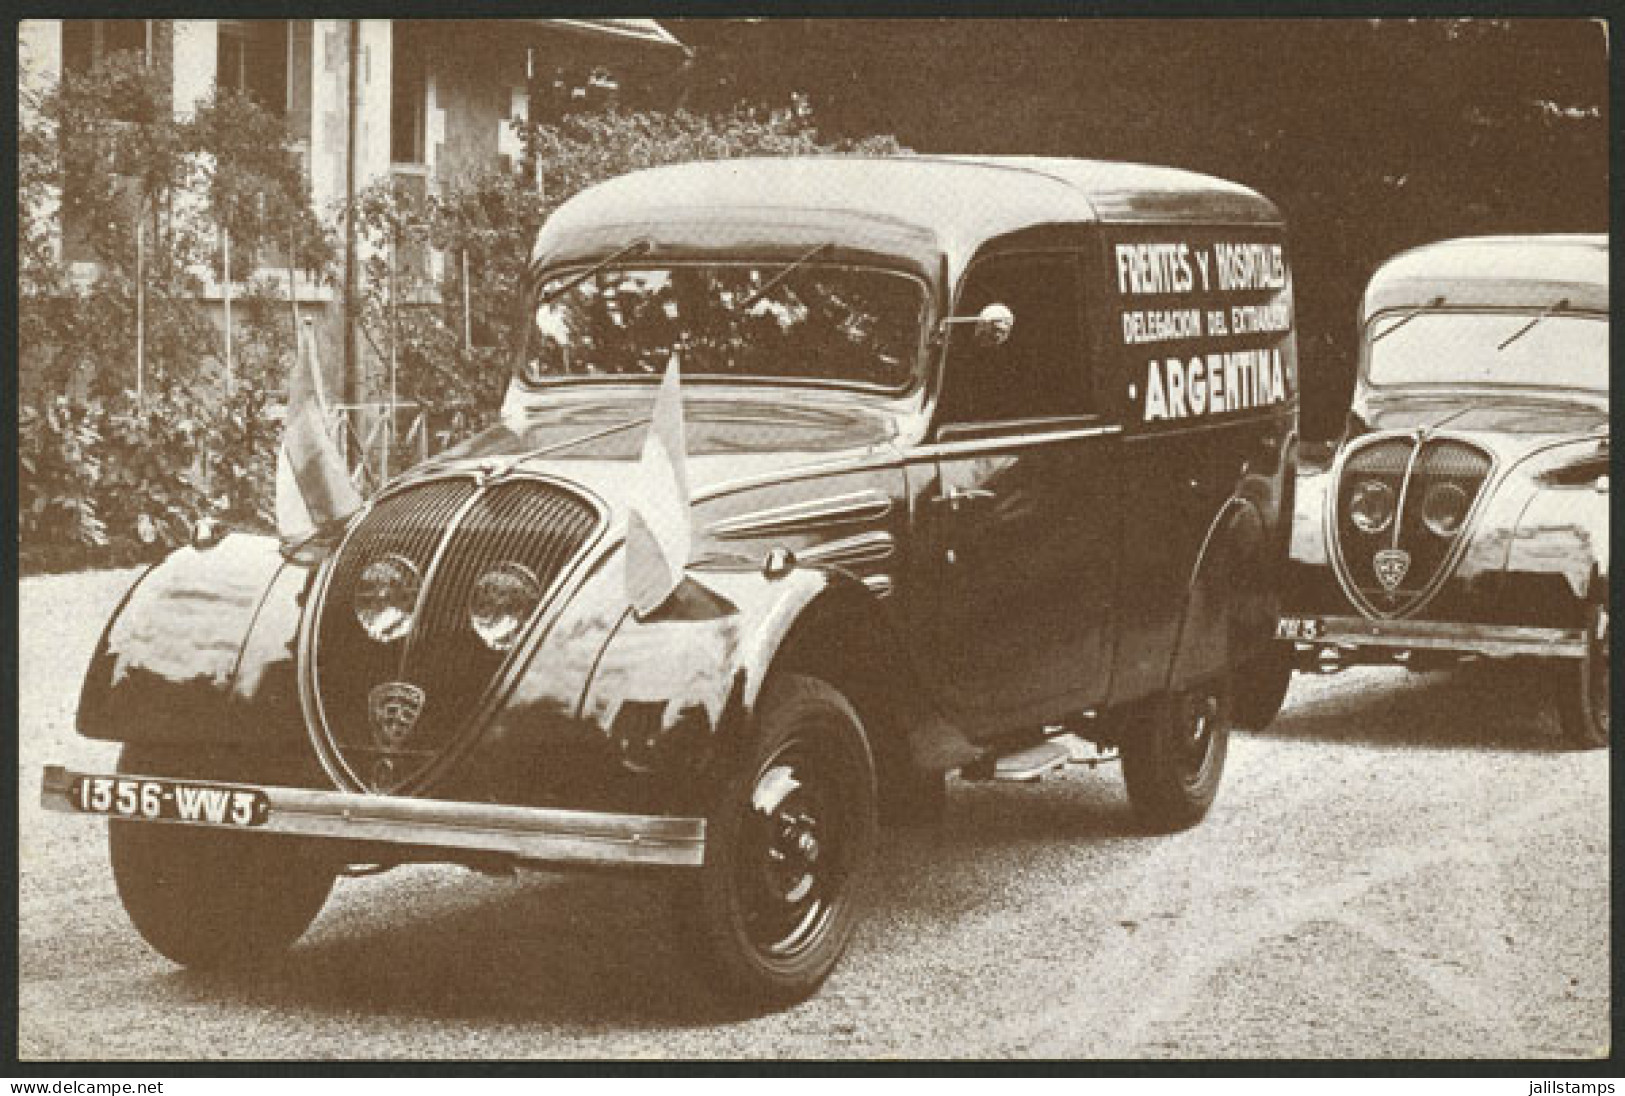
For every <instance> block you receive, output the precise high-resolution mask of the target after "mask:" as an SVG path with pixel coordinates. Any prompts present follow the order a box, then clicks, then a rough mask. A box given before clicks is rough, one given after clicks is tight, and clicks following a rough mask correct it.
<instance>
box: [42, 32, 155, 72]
mask: <svg viewBox="0 0 1625 1096" xmlns="http://www.w3.org/2000/svg"><path fill="white" fill-rule="evenodd" d="M152 45H153V42H152V21H151V20H150V19H64V20H63V21H62V69H63V71H65V72H89V71H90V70H91V69H93V68H95V67H96V66H97V65H98V64H100V63H101V62H102V61H104V60H106V59H107V58H108V57H111V56H112V55H113V54H115V53H136V54H139V55H140V57H141V59H142V60H144V61H149V62H150V61H151V60H152Z"/></svg>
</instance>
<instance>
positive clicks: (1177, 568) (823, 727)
mask: <svg viewBox="0 0 1625 1096" xmlns="http://www.w3.org/2000/svg"><path fill="white" fill-rule="evenodd" d="M532 275H533V276H532V278H531V280H530V284H529V285H528V286H527V287H526V289H525V294H526V297H525V300H524V302H523V308H524V309H525V311H524V315H525V316H526V317H527V325H526V326H527V327H528V329H529V334H528V338H527V340H526V342H525V344H524V345H523V346H520V347H516V348H515V373H514V378H513V382H512V386H511V388H510V390H509V393H508V396H507V399H506V402H505V404H504V406H503V408H502V413H501V420H500V423H499V424H498V425H496V426H495V427H493V428H492V429H490V430H489V431H487V432H485V433H484V434H481V435H480V436H478V437H476V438H474V439H473V440H471V441H470V442H468V443H466V444H464V445H463V446H461V447H460V448H458V449H456V450H454V451H452V452H449V453H447V454H444V455H442V456H440V457H439V458H437V459H434V460H431V461H429V462H427V463H425V464H423V465H421V466H420V467H417V468H415V469H412V470H411V471H409V472H407V473H406V474H404V475H402V476H400V477H399V478H397V479H396V480H395V481H394V482H392V483H390V484H389V485H388V486H387V487H386V488H385V489H384V490H382V491H381V492H379V493H378V494H377V496H376V497H374V498H372V499H371V500H369V501H368V502H367V503H366V504H365V505H364V506H363V507H361V508H360V509H359V511H358V512H356V513H354V514H352V515H348V516H345V517H343V518H342V520H336V521H333V522H331V523H330V524H328V525H327V526H325V527H323V529H322V530H320V531H319V532H318V533H317V534H316V535H314V536H312V537H309V538H306V539H304V540H302V541H300V542H298V543H295V544H289V543H282V542H279V540H278V539H277V538H273V537H263V536H249V535H231V536H227V537H225V538H224V539H223V540H220V541H219V542H218V543H211V544H207V545H199V546H195V547H189V548H186V549H183V550H181V551H179V552H177V553H176V554H174V555H173V556H171V557H170V558H169V559H168V560H166V561H165V562H163V563H161V564H160V565H158V566H157V567H155V568H153V569H152V570H151V571H150V572H148V573H147V574H146V575H145V576H144V577H143V578H142V579H141V580H140V581H139V582H138V583H137V584H136V586H135V587H134V589H133V590H132V591H131V592H130V594H129V595H128V597H127V598H126V600H125V602H124V604H123V605H121V606H120V608H119V609H118V612H117V615H116V616H115V618H114V619H113V621H112V622H111V624H110V625H109V626H108V628H107V632H106V635H105V637H104V639H103V640H102V642H101V645H100V648H99V650H98V652H97V653H96V655H95V659H94V662H93V664H92V666H91V668H90V671H89V676H88V680H87V682H86V684H85V688H84V694H83V699H82V704H81V709H80V713H79V729H80V731H81V733H83V734H85V735H88V736H90V737H92V738H98V739H109V740H114V741H118V742H122V743H124V748H123V754H122V759H121V764H120V766H119V772H118V773H116V774H85V773H74V772H68V771H64V770H63V769H60V768H52V769H50V770H48V771H47V772H46V775H45V781H44V791H45V799H46V802H47V804H48V805H50V806H53V807H57V808H60V809H64V810H75V811H80V812H90V813H100V814H104V815H111V816H112V817H113V821H112V823H111V832H110V838H111V853H112V865H113V871H114V875H115V879H116V881H117V885H118V889H119V892H120V894H121V896H122V897H123V900H124V902H125V905H126V907H127V909H128V910H129V913H130V915H131V917H132V919H133V921H134V923H135V925H136V927H137V929H138V930H139V931H140V932H141V933H142V935H143V936H145V937H146V939H147V940H148V941H149V942H150V943H151V944H152V945H153V946H154V947H155V948H156V949H157V950H158V951H160V952H162V953H163V954H164V955H166V956H168V957H169V958H171V959H173V960H175V961H177V962H180V963H186V964H218V963H223V962H228V961H235V960H239V959H241V958H244V957H248V956H253V955H257V954H263V953H264V952H266V951H267V950H268V949H272V948H279V947H284V946H286V945H288V944H289V943H290V942H291V941H293V940H294V939H295V938H297V937H298V936H299V935H300V933H301V932H302V931H303V930H304V929H305V928H306V927H307V926H308V924H309V923H310V922H311V921H312V920H313V919H314V918H315V917H316V915H317V913H318V912H319V910H320V909H321V907H322V904H323V902H324V900H325V898H326V896H327V894H328V892H329V889H330V887H331V885H332V883H333V881H334V879H335V878H336V877H338V876H341V875H344V874H346V873H348V872H353V871H355V870H360V869H361V868H362V866H369V867H377V866H386V867H387V866H391V865H396V864H402V863H407V862H414V861H440V862H449V863H458V864H463V865H466V866H470V867H474V868H496V869H508V868H511V867H513V866H516V865H518V866H528V867H548V868H552V867H574V866H584V865H585V866H600V867H601V866H610V867H616V868H625V869H645V868H646V869H659V870H663V871H666V872H676V873H682V874H683V875H684V878H683V879H682V880H681V881H680V882H679V884H678V886H676V887H675V888H674V889H675V890H676V891H677V892H678V893H680V894H681V895H682V896H683V900H682V903H681V907H682V908H681V909H680V911H679V914H680V922H679V923H680V924H681V925H682V926H683V931H687V932H690V933H692V935H693V939H694V940H695V942H696V946H695V947H694V949H693V951H694V953H695V954H696V955H697V956H698V957H700V958H701V959H702V961H703V962H704V963H705V964H706V966H707V969H708V970H709V971H711V972H713V974H712V976H713V977H715V978H717V979H719V980H721V981H722V982H724V983H725V984H726V985H727V986H729V987H730V988H731V990H732V991H733V992H736V993H738V994H740V995H741V996H744V997H748V998H752V999H755V1000H757V1001H761V1002H781V1003H782V1002H785V1001H788V1000H793V999H795V998H797V997H800V996H804V995H805V994H807V993H810V992H811V991H812V990H813V989H815V988H816V987H817V986H818V984H819V983H820V982H821V980H822V979H823V978H824V977H825V976H826V975H827V974H828V972H829V971H830V969H831V967H832V966H833V964H834V963H835V962H836V960H837V958H838V956H839V955H840V953H841V951H842V949H843V948H844V946H845V945H846V942H847V940H848V938H849V936H850V934H851V931H852V928H853V925H854V916H855V909H854V890H855V881H856V878H857V876H858V875H859V873H860V872H861V870H862V869H863V866H864V863H865V858H866V855H867V853H868V850H869V848H870V845H871V841H872V839H873V837H874V834H875V829H876V826H877V824H878V820H880V819H883V818H887V817H895V818H907V817H911V816H912V817H919V816H921V815H929V814H930V813H931V812H932V811H933V810H936V809H940V806H941V803H942V796H943V782H944V778H945V774H947V773H951V772H955V771H957V772H959V773H960V774H961V775H962V776H963V777H965V778H968V779H997V778H1005V779H1036V778H1037V777H1039V776H1040V775H1041V774H1043V773H1045V772H1047V771H1049V770H1051V769H1054V768H1056V767H1058V766H1060V765H1062V764H1064V763H1066V762H1067V761H1069V760H1080V759H1094V758H1097V757H1102V758H1110V757H1112V756H1114V751H1115V752H1116V753H1120V756H1121V761H1122V766H1123V774H1124V777H1125V779H1126V782H1127V787H1128V791H1129V795H1130V799H1131V801H1132V804H1133V808H1134V810H1135V811H1136V812H1137V814H1138V815H1139V817H1140V818H1142V819H1143V820H1144V822H1145V823H1146V824H1148V825H1150V826H1152V827H1155V828H1159V829H1172V828H1177V827H1182V826H1187V825H1190V824H1193V823H1195V822H1196V821H1198V820H1199V819H1201V818H1202V817H1203V815H1204V814H1205V812H1206V811H1207V810H1208V807H1209V805H1210V804H1211V803H1212V802H1213V799H1214V794H1215V791H1216V790H1217V787H1218V784H1219V779H1220V773H1221V771H1222V769H1223V766H1224V761H1225V750H1226V742H1227V734H1228V731H1229V728H1230V726H1231V724H1232V721H1238V722H1245V721H1246V720H1247V719H1248V718H1250V716H1251V714H1252V713H1256V712H1257V710H1258V709H1259V707H1260V703H1259V698H1258V696H1257V692H1258V690H1257V689H1256V688H1255V686H1254V684H1253V681H1254V667H1255V666H1256V665H1257V664H1258V660H1259V659H1265V658H1267V654H1268V652H1269V651H1270V650H1271V649H1272V647H1271V638H1272V636H1273V634H1274V633H1273V630H1274V625H1275V620H1276V617H1277V613H1278V610H1279V605H1278V601H1277V596H1276V591H1275V588H1274V585H1273V584H1274V583H1275V582H1276V580H1277V578H1278V576H1279V575H1280V573H1281V570H1282V566H1283V564H1284V562H1285V560H1286V553H1287V547H1288V538H1289V534H1290V520H1289V519H1290V515H1291V513H1292V509H1293V500H1292V491H1293V485H1294V482H1295V476H1294V459H1295V458H1294V453H1295V446H1296V414H1297V411H1296V409H1297V378H1296V373H1297V366H1296V357H1295V355H1296V351H1295V341H1294V333H1293V318H1292V317H1293V313H1292V281H1291V274H1290V269H1289V267H1288V264H1287V258H1286V252H1285V244H1284V233H1283V227H1282V224H1281V218H1280V215H1279V213H1278V212H1277V211H1276V209H1275V207H1274V206H1273V205H1271V204H1270V203H1269V202H1268V201H1266V200H1265V199H1263V198H1261V197H1259V196H1258V195H1257V194H1255V193H1253V192H1251V191H1249V190H1247V189H1245V188H1243V187H1240V186H1237V185H1234V184H1231V183H1228V182H1224V181H1221V180H1218V179H1213V178H1208V177H1204V176H1201V175H1196V174H1191V173H1189V172H1184V171H1177V170H1170V169H1166V168H1158V167H1144V166H1137V165H1129V164H1117V163H1093V162H1086V161H1077V160H1045V159H1015V158H1012V159H970V158H952V157H905V158H891V159H857V158H829V159H806V160H737V161H727V162H718V163H706V164H695V165H689V166H681V167H671V168H664V169H657V170H652V171H646V172H641V173H637V174H634V175H630V176H626V177H624V178H620V179H617V180H614V181H611V182H608V183H605V184H603V185H600V186H597V187H595V188H593V189H591V190H589V191H586V192H584V193H583V194H581V195H579V196H577V197H576V198H574V199H572V200H570V201H569V202H567V203H566V204H565V205H564V206H562V207H561V208H560V209H559V210H558V212H557V213H556V215H555V216H554V217H552V218H551V220H549V221H548V223H547V224H546V226H545V227H544V228H543V229H542V231H541V234H540V237H539V239H538V240H537V243H536V248H535V253H534V266H533V270H532ZM1089 743H1093V744H1094V747H1093V752H1091V747H1090V746H1089ZM155 823H156V824H155ZM1012 867H1017V865H1012ZM628 946H635V945H634V944H632V943H630V942H629V944H628Z"/></svg>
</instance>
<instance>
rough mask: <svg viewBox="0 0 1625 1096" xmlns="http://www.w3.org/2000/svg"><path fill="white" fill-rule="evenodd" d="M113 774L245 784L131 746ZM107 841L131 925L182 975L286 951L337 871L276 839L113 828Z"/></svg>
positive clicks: (231, 773) (227, 772)
mask: <svg viewBox="0 0 1625 1096" xmlns="http://www.w3.org/2000/svg"><path fill="white" fill-rule="evenodd" d="M119 771H120V772H121V773H132V774H138V775H146V776H173V777H193V778H197V779H213V780H233V779H239V780H240V779H243V778H244V773H243V772H242V771H241V770H238V769H237V768H236V767H235V766H230V765H228V766H225V767H224V768H223V767H222V766H221V765H220V764H219V763H218V759H214V760H213V761H212V762H203V763H200V762H199V761H198V759H196V758H187V757H185V756H183V755H181V754H180V753H179V752H178V751H172V750H155V749H152V748H150V747H147V748H143V747H140V746H134V745H130V746H125V747H124V750H123V752H122V753H121V754H120V755H119ZM107 840H108V849H109V853H110V855H111V858H112V863H113V881H114V883H115V884H116V885H117V887H118V894H119V898H120V899H121V900H122V901H123V903H124V909H125V911H126V912H127V913H128V914H129V916H130V921H131V923H133V924H134V925H135V929H136V931H137V932H139V933H140V934H141V937H142V939H144V940H146V942H147V943H148V944H150V945H151V946H152V948H153V950H154V951H156V952H158V953H159V954H160V955H162V956H164V957H165V958H166V959H169V960H171V961H172V962H175V963H178V964H180V965H181V966H183V967H198V968H217V967H228V966H252V965H254V964H256V963H259V962H262V961H264V960H265V959H267V958H270V957H272V956H274V955H277V954H280V953H281V952H283V951H285V950H286V949H287V948H288V947H289V946H290V945H292V944H293V942H294V941H295V940H297V939H299V937H300V936H302V935H303V934H304V932H305V930H306V929H307V928H309V927H310V925H311V922H313V921H315V920H316V916H317V914H319V913H320V912H321V910H322V906H323V904H325V903H326V901H327V896H328V894H329V892H331V891H332V889H333V880H334V878H335V876H336V874H337V867H338V865H337V864H336V863H335V862H333V861H331V860H325V859H322V858H320V857H319V856H318V855H317V854H316V852H315V850H313V849H312V848H311V844H310V843H309V842H301V841H298V840H296V839H290V838H287V837H283V836H278V835H274V834H263V833H260V834H256V833H241V832H236V831H232V830H223V829H208V828H203V827H193V826H179V825H165V824H162V823H151V822H122V821H118V820H113V821H111V822H109V824H108V832H107Z"/></svg>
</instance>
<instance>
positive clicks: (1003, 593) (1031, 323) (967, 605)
mask: <svg viewBox="0 0 1625 1096" xmlns="http://www.w3.org/2000/svg"><path fill="white" fill-rule="evenodd" d="M1080 285H1081V280H1080V274H1079V260H1078V258H1077V256H1076V255H1074V254H1072V253H1070V252H1059V253H1057V252H1038V253H1022V254H1008V255H1002V256H998V257H995V258H991V259H986V260H983V261H982V262H980V263H978V264H976V265H974V266H973V267H972V268H971V270H970V271H969V273H968V274H967V277H966V281H965V284H964V289H963V291H962V293H961V296H960V300H959V302H958V304H957V305H956V307H955V310H954V314H955V315H956V316H972V315H975V314H976V313H977V312H978V311H980V309H981V308H982V307H984V306H985V305H987V304H991V303H1001V304H1004V305H1005V306H1006V307H1008V308H1009V309H1010V310H1011V312H1012V313H1013V315H1014V317H1015V322H1014V326H1013V328H1012V330H1011V333H1010V337H1009V339H1008V341H1006V342H1004V343H1003V344H1002V345H986V344H981V343H979V342H978V340H977V338H976V337H975V335H974V334H973V331H972V329H971V328H970V327H968V326H963V327H956V328H954V329H952V331H951V333H950V335H949V345H948V352H947V355H946V362H945V366H944V375H943V378H942V388H941V398H940V400H939V404H938V415H937V427H936V434H935V436H934V440H935V444H934V445H932V446H931V447H930V456H932V457H934V458H935V463H936V472H937V483H936V486H935V489H934V490H931V489H928V490H927V491H926V492H925V494H924V498H923V499H922V501H921V503H920V507H921V511H922V512H921V513H920V515H919V521H920V526H919V529H920V533H921V536H922V539H921V543H922V544H923V545H924V546H925V548H926V552H927V553H928V555H927V557H926V566H925V567H924V568H923V570H924V573H925V575H926V576H927V577H928V581H930V582H931V587H930V590H929V593H928V594H927V604H928V606H929V609H928V613H929V616H930V620H929V625H928V626H929V630H930V633H931V637H932V640H933V642H932V647H933V652H932V653H934V654H935V656H936V657H935V659H933V660H932V661H933V666H932V670H933V671H934V673H935V674H936V675H937V676H938V678H939V680H940V682H941V683H942V686H943V689H944V691H945V692H946V693H947V694H948V695H949V696H950V697H951V698H953V699H954V700H955V701H957V704H958V706H959V707H961V708H967V709H980V710H982V711H984V712H987V713H988V714H989V718H982V719H976V720H973V721H972V722H973V723H974V724H976V725H978V726H982V727H983V728H984V730H986V731H987V732H988V733H992V732H995V731H996V730H998V729H1000V728H1001V727H1003V726H1006V725H1009V724H1011V723H1014V722H1019V721H1026V720H1031V719H1044V718H1058V717H1059V716H1061V715H1064V714H1067V712H1068V711H1070V710H1071V709H1072V708H1081V707H1084V706H1087V705H1088V704H1090V703H1093V702H1094V701H1095V700H1098V699H1100V698H1101V697H1102V696H1103V695H1104V691H1105V687H1106V675H1107V669H1108V667H1107V662H1106V655H1107V648H1106V645H1105V639H1106V636H1107V635H1108V629H1107V622H1108V620H1109V618H1110V615H1111V601H1112V597H1111V595H1112V590H1113V586H1114V581H1115V576H1116V567H1117V558H1116V555H1117V539H1118V538H1117V522H1116V517H1115V515H1116V511H1117V507H1118V475H1117V460H1118V457H1117V454H1118V445H1119V439H1118V438H1117V436H1116V435H1117V433H1118V432H1119V431H1118V429H1117V427H1116V426H1115V424H1112V423H1110V422H1108V420H1106V419H1105V418H1103V417H1102V416H1100V415H1099V414H1097V413H1096V410H1095V397H1094V392H1093V385H1092V378H1091V368H1090V367H1091V361H1090V358H1091V355H1090V354H1089V353H1088V351H1087V349H1086V343H1085V340H1084V339H1083V337H1082V310H1081V304H1080V299H1079V289H1080ZM995 713H996V717H994V716H995Z"/></svg>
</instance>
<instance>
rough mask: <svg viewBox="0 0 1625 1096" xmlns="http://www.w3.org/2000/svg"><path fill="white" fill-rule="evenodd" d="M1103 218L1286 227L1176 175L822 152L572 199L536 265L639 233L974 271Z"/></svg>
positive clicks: (679, 168)
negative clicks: (1007, 251) (993, 255)
mask: <svg viewBox="0 0 1625 1096" xmlns="http://www.w3.org/2000/svg"><path fill="white" fill-rule="evenodd" d="M1099 222H1134V223H1142V222H1150V223H1161V224H1279V223H1280V213H1279V211H1278V210H1277V209H1276V207H1275V206H1274V205H1273V204H1272V203H1271V202H1270V201H1269V200H1267V199H1265V198H1263V197H1261V196H1260V195H1258V194H1256V193H1255V192H1253V191H1252V190H1249V189H1248V188H1246V187H1244V186H1240V185H1238V184H1236V183H1231V182H1227V181H1225V180H1222V179H1216V178H1213V177H1212V176H1208V175H1201V174H1198V173H1196V172H1192V171H1183V170H1180V169H1177V168H1168V167H1152V166H1148V165H1144V164H1127V163H1116V162H1110V161H1100V160H1072V159H1062V158H1043V157H1026V156H887V157H877V156H813V157H763V158H742V159H733V160H713V161H706V162H700V163H691V164H680V165H675V166H671V167H660V168H651V169H648V170H645V171H638V172H633V173H632V174H630V175H623V176H620V177H619V178H616V179H611V180H609V181H608V182H604V183H600V184H599V185H597V186H594V187H591V188H589V189H588V190H585V191H583V192H582V193H580V194H578V195H576V196H575V197H573V198H571V199H570V200H569V201H567V202H565V203H564V204H563V205H562V206H561V207H560V208H559V209H558V210H557V211H556V212H555V213H554V214H553V216H552V217H551V218H550V219H549V220H548V222H547V224H546V225H545V226H544V227H543V229H542V231H541V234H540V235H539V237H538V239H537V243H536V250H535V252H534V259H535V260H536V261H538V262H549V263H551V262H555V261H569V260H575V259H583V258H587V257H590V256H592V255H594V254H603V253H607V252H609V251H612V250H614V248H615V247H617V246H620V245H623V244H624V243H625V242H626V241H628V240H630V239H634V238H637V237H640V236H642V237H647V238H648V239H649V240H650V241H651V242H652V243H653V244H654V245H655V246H656V248H657V249H658V248H662V247H669V248H672V249H675V250H679V251H685V252H686V251H701V252H703V251H708V250H717V251H724V250H742V249H749V248H752V247H753V246H755V247H763V248H768V249H770V250H779V249H782V250H784V251H787V252H795V251H797V250H798V249H801V250H805V249H806V248H808V247H812V246H817V245H819V244H832V245H834V246H835V247H837V248H839V249H841V250H847V251H856V252H865V251H866V252H869V253H870V254H874V255H885V256H890V257H893V258H905V259H912V260H913V261H914V262H915V263H917V264H918V265H919V266H920V267H921V268H924V269H927V270H929V269H931V268H932V267H938V268H940V266H939V264H940V263H941V262H943V261H944V260H946V261H947V262H948V264H949V267H950V269H953V268H954V267H956V266H957V265H959V264H962V263H964V262H967V261H968V260H969V258H970V256H971V255H973V254H974V253H975V251H976V249H977V248H979V247H980V246H981V245H982V244H983V243H984V242H986V241H987V240H990V239H993V238H994V237H997V236H1002V235H1006V234H1008V233H1011V232H1017V231H1020V230H1021V229H1024V228H1032V227H1037V226H1040V225H1056V224H1067V223H1099Z"/></svg>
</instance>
